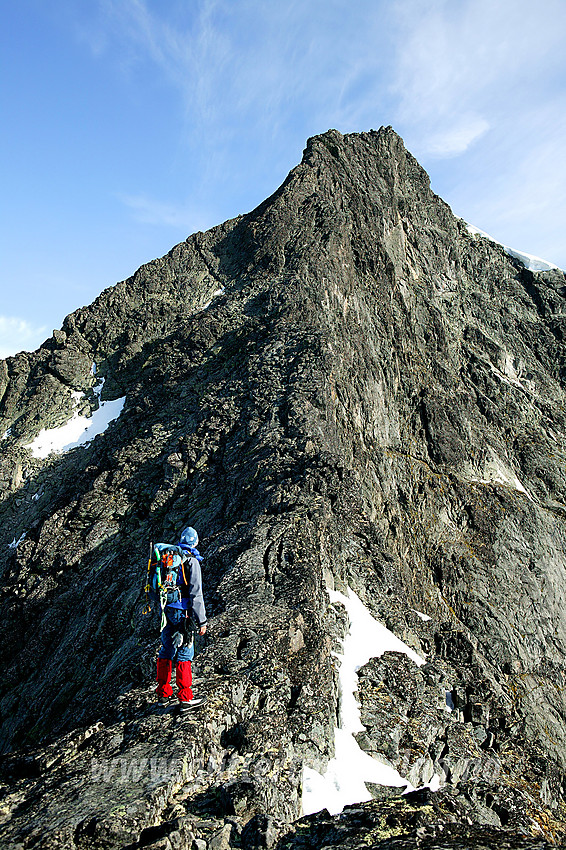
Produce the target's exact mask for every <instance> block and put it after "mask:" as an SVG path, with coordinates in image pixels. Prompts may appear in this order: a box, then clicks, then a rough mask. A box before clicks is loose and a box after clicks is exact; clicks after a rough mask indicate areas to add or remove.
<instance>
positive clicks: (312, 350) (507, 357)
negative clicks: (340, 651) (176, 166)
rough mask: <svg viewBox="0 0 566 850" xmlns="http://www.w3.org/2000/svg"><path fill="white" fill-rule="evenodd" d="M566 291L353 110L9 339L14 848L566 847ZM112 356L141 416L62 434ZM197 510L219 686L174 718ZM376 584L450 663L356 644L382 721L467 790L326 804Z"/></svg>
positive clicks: (6, 657) (3, 625)
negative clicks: (234, 196) (169, 557)
mask: <svg viewBox="0 0 566 850" xmlns="http://www.w3.org/2000/svg"><path fill="white" fill-rule="evenodd" d="M565 296H566V278H565V276H564V274H563V273H562V272H559V271H551V272H530V271H528V270H527V269H525V268H524V267H523V266H522V265H521V263H520V262H519V261H518V260H516V259H514V258H512V257H510V256H507V254H506V253H505V251H504V249H503V248H501V247H500V246H497V245H495V244H493V243H491V242H489V241H487V240H486V239H483V238H481V237H478V236H473V235H471V234H470V233H469V232H468V229H467V227H466V225H465V223H464V222H462V221H461V220H459V219H457V218H455V217H454V216H453V215H452V213H451V211H450V209H449V208H448V207H447V206H446V204H444V203H443V202H442V200H440V199H439V198H438V197H436V196H435V195H434V194H433V193H432V192H431V190H430V187H429V181H428V178H427V175H426V174H425V172H424V171H423V170H422V169H421V168H420V166H419V165H418V163H417V162H416V161H415V160H414V159H413V158H412V157H411V155H410V154H409V153H408V152H407V151H406V150H405V148H404V147H403V144H402V142H401V140H400V139H399V137H398V136H396V134H395V133H394V132H393V131H392V130H391V129H390V128H386V129H382V130H380V131H379V132H371V133H367V134H359V135H351V136H341V135H340V134H339V133H336V132H335V131H329V132H328V133H326V134H324V135H323V136H319V137H316V138H314V139H311V140H309V143H308V145H307V148H306V151H305V154H304V157H303V161H302V163H301V164H300V165H299V166H297V168H296V169H294V170H293V171H292V172H291V174H290V175H289V177H288V178H287V180H286V181H285V183H284V184H283V186H282V187H281V188H280V189H279V190H278V191H277V192H276V193H275V194H274V195H273V196H272V197H271V198H269V199H267V200H266V201H265V202H264V203H263V204H262V205H261V206H260V207H258V208H257V209H256V210H254V211H253V212H252V213H250V214H249V215H247V216H243V217H241V218H238V219H235V220H233V221H231V222H227V223H225V224H224V225H222V226H220V227H218V228H215V229H213V230H211V231H209V232H207V233H205V234H202V233H199V234H196V235H194V236H192V237H190V238H189V239H188V240H187V241H186V242H184V243H182V244H180V245H178V246H176V247H175V248H174V249H173V250H172V251H171V252H170V253H169V254H168V255H167V256H166V257H164V258H162V259H160V260H155V261H154V262H153V263H150V264H148V265H147V266H144V267H142V268H141V269H140V270H139V271H138V272H137V273H136V274H135V275H134V276H133V277H132V278H130V279H128V280H127V281H124V282H123V283H120V284H117V286H115V287H113V288H111V289H108V290H105V292H103V293H102V294H101V295H100V296H99V298H98V299H97V300H96V301H95V302H94V303H93V304H92V305H90V306H89V307H85V308H83V309H81V310H78V311H76V312H75V313H73V314H72V315H71V316H69V317H68V318H67V319H66V320H65V323H64V325H63V328H62V329H61V330H60V331H56V332H55V333H54V335H53V337H51V338H50V339H49V340H47V341H46V342H45V343H44V345H43V346H42V347H41V348H40V349H38V351H36V352H33V353H22V354H20V355H18V356H17V357H13V358H8V360H7V361H0V437H1V438H2V440H1V442H0V448H1V455H0V499H1V500H0V522H1V535H0V559H1V560H0V570H1V572H2V583H1V584H2V588H1V591H0V592H1V596H2V611H3V617H2V619H1V622H0V634H1V640H2V644H3V647H4V652H3V653H2V660H1V662H0V663H1V665H2V676H1V678H0V711H1V724H0V733H1V742H2V751H3V753H4V756H3V758H2V763H1V766H0V768H1V769H0V779H1V782H2V795H3V797H2V802H1V804H0V805H1V809H0V815H1V817H2V819H3V825H2V826H1V827H0V844H1V846H3V847H4V846H6V847H19V848H21V849H22V850H27V849H28V848H40V847H41V848H44V847H45V848H59V847H65V848H74V847H75V848H108V850H114V848H116V850H117V848H138V847H139V848H141V847H152V848H156V850H157V848H163V850H165V848H179V849H180V850H183V848H196V850H205V848H211V850H221V848H227V847H231V846H234V847H238V846H239V847H278V848H281V850H282V848H287V847H288V848H291V847H297V848H298V847H304V846H313V847H321V848H322V847H328V846H344V847H358V846H364V847H365V846H376V847H384V848H385V847H387V848H402V847H403V848H404V847H423V848H433V847H434V848H437V847H438V848H441V847H442V848H444V847H446V848H449V847H454V848H456V847H484V846H485V847H492V846H493V847H495V846H498V847H499V846H501V847H509V848H531V847H532V848H535V847H536V848H542V847H546V846H549V845H552V844H553V843H556V842H560V841H561V840H562V837H563V836H564V831H565V825H566V807H565V803H564V794H565V790H566V789H565V784H564V768H565V764H566V731H565V730H566V726H565V723H564V720H565V715H566V702H565V686H566V662H565V658H566V613H565V612H566V604H565V595H566V580H565V572H564V567H565V551H566V536H565V516H566V501H565V498H566V497H565V491H566V481H565V477H566V472H565V470H566V466H565V463H564V460H565V456H566V409H565V403H564V401H565V394H564V380H565V377H566V371H565V369H566V365H565V364H566V359H565V357H564V322H565V320H566V298H565ZM93 362H95V363H96V367H97V369H96V375H93V370H92V368H91V367H92V363H93ZM101 377H103V378H104V379H105V380H104V386H103V390H102V399H103V400H104V399H110V398H118V397H125V406H124V409H123V411H122V414H121V415H120V417H119V418H118V419H117V420H116V421H115V422H113V423H112V424H111V425H110V426H109V428H108V429H107V430H106V431H105V433H104V434H101V435H99V436H97V437H96V438H95V439H94V440H93V441H92V442H91V443H88V444H87V445H86V446H83V447H80V448H77V449H73V450H72V451H70V452H68V453H66V454H63V455H51V456H49V457H48V458H46V459H37V458H34V457H33V456H32V454H31V451H30V450H29V448H26V444H28V443H30V441H31V440H32V439H33V438H34V437H35V436H36V435H37V434H38V433H39V431H40V429H42V428H52V427H55V426H57V425H59V424H62V423H63V422H65V421H66V420H67V419H68V418H69V417H70V416H71V413H72V411H73V409H74V406H75V404H76V401H75V400H74V398H75V399H76V398H77V397H78V396H76V395H75V397H74V398H73V396H72V392H74V393H81V394H82V395H81V401H80V405H81V408H84V409H86V410H88V409H90V408H92V407H96V405H97V404H98V399H97V394H96V393H95V389H96V386H97V381H98V380H99V378H101ZM98 386H100V385H99V384H98ZM188 522H190V524H191V525H193V526H195V527H196V528H197V529H198V531H199V533H200V535H201V539H202V552H203V555H204V556H205V561H204V563H203V569H204V582H205V596H206V603H207V609H208V611H209V615H210V628H209V632H208V633H207V639H206V642H205V643H203V644H202V645H201V646H200V647H199V654H198V658H197V665H196V666H197V675H198V680H199V681H198V688H199V690H200V691H201V692H203V693H205V694H207V695H208V697H209V701H208V703H207V706H206V708H205V709H202V710H201V711H200V712H199V713H198V714H195V716H194V717H191V718H189V719H188V720H184V721H183V722H182V723H179V722H178V721H177V719H176V717H175V715H174V713H172V712H165V713H164V714H158V713H157V712H156V710H155V708H154V707H153V706H152V699H153V695H152V687H153V685H152V682H151V680H152V677H153V669H154V661H155V651H156V648H157V646H158V626H157V623H156V621H155V619H154V618H153V617H151V616H147V615H144V614H143V611H144V608H145V598H144V593H143V587H144V584H145V571H146V564H147V562H146V561H145V553H146V550H147V544H148V541H149V540H151V539H153V540H170V539H173V538H175V537H176V535H177V534H178V532H179V530H180V529H181V528H182V527H183V526H184V525H186V524H187V523H188ZM10 544H12V545H10ZM348 587H350V588H352V590H354V591H355V592H356V593H357V594H358V596H359V597H360V598H361V599H362V601H363V602H364V603H365V605H366V606H367V607H368V609H369V610H370V611H371V612H372V614H373V615H374V616H375V617H376V618H377V619H378V620H380V621H381V622H382V623H384V624H385V625H386V626H387V627H388V628H389V629H390V630H391V631H392V632H393V633H394V634H396V635H397V636H398V637H399V638H401V639H402V640H403V641H405V642H406V643H407V644H408V645H409V646H410V647H412V648H413V649H415V650H416V651H417V652H418V653H419V654H420V655H422V656H423V657H424V658H425V659H426V661H427V663H426V664H425V665H424V666H422V667H420V668H417V667H416V666H415V665H414V664H412V662H410V661H409V660H408V659H407V658H406V656H403V655H399V654H397V653H387V654H385V655H383V656H381V657H379V658H374V659H372V660H370V662H369V663H368V664H366V665H365V666H364V667H363V668H362V669H361V670H360V671H359V677H358V699H359V702H360V706H361V718H362V723H363V725H364V729H365V731H364V732H363V733H359V735H358V743H359V744H360V746H361V747H362V748H363V749H364V750H365V751H366V752H368V753H370V754H371V755H373V756H374V757H375V758H378V759H385V760H387V761H388V763H390V764H391V765H393V766H395V767H396V768H397V769H398V770H399V772H400V773H401V774H402V775H403V776H405V777H407V779H409V780H410V781H411V783H412V784H413V785H415V786H419V785H422V784H424V783H426V782H428V781H429V780H430V778H431V776H433V775H435V774H436V775H437V776H439V777H440V778H441V780H442V783H443V787H442V788H441V790H440V791H438V792H435V793H431V792H429V791H423V792H416V793H415V794H413V795H408V796H404V797H403V796H399V795H398V792H396V791H393V790H392V789H384V788H383V786H375V787H372V788H371V789H370V790H371V793H372V795H373V797H374V799H373V801H372V802H368V803H364V804H359V805H357V806H353V807H349V808H348V809H347V810H345V812H344V813H343V814H342V815H336V816H334V817H330V816H328V815H327V814H325V813H322V814H318V815H309V816H308V817H306V818H302V819H301V814H302V811H301V798H302V770H303V767H304V766H308V767H311V768H314V769H316V770H319V771H323V770H324V769H325V766H326V764H327V763H328V760H329V759H330V758H331V757H332V755H333V748H334V726H335V723H336V716H337V704H338V702H339V699H340V694H339V690H338V679H337V670H336V667H337V662H336V660H335V656H334V654H333V652H334V651H336V649H337V648H338V647H339V645H340V640H341V638H342V637H343V635H344V633H345V631H346V630H347V628H348V623H347V617H346V616H345V612H344V611H343V610H341V609H340V606H336V605H331V604H330V601H329V598H328V594H327V588H337V589H339V590H342V591H344V590H346V588H348ZM415 611H418V612H425V613H426V614H427V615H428V616H429V617H430V618H431V619H429V620H426V621H425V620H423V619H422V618H421V617H420V616H419V615H418V614H416V613H415ZM447 695H448V697H447ZM448 708H452V710H451V711H449V710H448Z"/></svg>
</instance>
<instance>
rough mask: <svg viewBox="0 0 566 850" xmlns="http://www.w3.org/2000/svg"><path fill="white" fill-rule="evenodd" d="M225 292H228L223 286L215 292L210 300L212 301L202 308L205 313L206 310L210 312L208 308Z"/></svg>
mask: <svg viewBox="0 0 566 850" xmlns="http://www.w3.org/2000/svg"><path fill="white" fill-rule="evenodd" d="M225 292H226V290H225V288H224V287H223V286H221V287H220V289H217V290H216V291H215V292H213V293H212V298H211V299H210V301H207V302H206V304H205V305H204V307H203V308H202V310H203V312H204V310H208V308H209V307H210V305H211V304H212V302H213V301H214V299H215V298H216V296H217V295H224V293H225Z"/></svg>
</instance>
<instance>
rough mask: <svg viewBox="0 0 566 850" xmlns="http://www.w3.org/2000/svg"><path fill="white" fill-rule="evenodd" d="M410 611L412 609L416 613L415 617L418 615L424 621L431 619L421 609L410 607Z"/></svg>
mask: <svg viewBox="0 0 566 850" xmlns="http://www.w3.org/2000/svg"><path fill="white" fill-rule="evenodd" d="M411 611H413V612H414V613H415V614H416V615H417V617H420V618H421V620H424V621H425V622H426V621H427V620H432V617H429V616H428V614H423V612H422V611H417V609H416V608H411Z"/></svg>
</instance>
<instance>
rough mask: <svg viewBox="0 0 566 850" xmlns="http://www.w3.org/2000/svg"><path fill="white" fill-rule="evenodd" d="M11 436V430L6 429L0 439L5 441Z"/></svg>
mask: <svg viewBox="0 0 566 850" xmlns="http://www.w3.org/2000/svg"><path fill="white" fill-rule="evenodd" d="M11 436H12V429H11V428H8V429H7V430H6V431H4V433H3V434H2V439H3V440H7V439H8V437H11Z"/></svg>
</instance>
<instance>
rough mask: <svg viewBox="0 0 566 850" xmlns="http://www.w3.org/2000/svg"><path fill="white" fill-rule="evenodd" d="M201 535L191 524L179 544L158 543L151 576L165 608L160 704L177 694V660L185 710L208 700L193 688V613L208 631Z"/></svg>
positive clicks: (201, 630) (181, 705) (200, 627)
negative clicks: (173, 675)
mask: <svg viewBox="0 0 566 850" xmlns="http://www.w3.org/2000/svg"><path fill="white" fill-rule="evenodd" d="M198 539H199V538H198V534H197V532H196V531H195V529H194V528H191V527H190V526H189V527H187V528H185V529H184V531H183V532H182V533H181V537H180V540H179V543H178V545H176V546H172V545H171V544H167V543H156V544H155V547H154V559H155V570H154V572H153V576H152V579H151V580H150V581H151V585H152V589H153V591H154V593H156V594H157V593H158V594H159V598H160V600H161V612H162V618H161V648H160V650H159V653H158V657H157V676H156V681H157V688H156V693H157V697H158V705H159V706H163V707H164V706H166V705H168V704H169V699H170V698H171V696H172V695H173V690H172V688H171V673H172V670H173V663H175V665H176V678H177V688H178V689H179V690H178V694H177V697H178V700H179V709H180V712H181V714H184V713H185V712H188V711H191V710H192V709H194V708H197V707H198V706H200V705H202V704H203V703H204V702H205V700H204V698H203V697H195V696H194V694H193V691H192V688H191V685H192V670H191V661H192V659H193V657H194V645H193V630H192V624H191V622H190V619H191V617H192V618H193V619H194V620H195V621H196V624H197V627H198V633H199V635H204V633H205V632H206V611H205V607H204V599H203V595H202V574H201V569H200V562H201V561H202V556H201V555H200V554H199V552H198V550H197V548H196V547H197V545H198Z"/></svg>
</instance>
